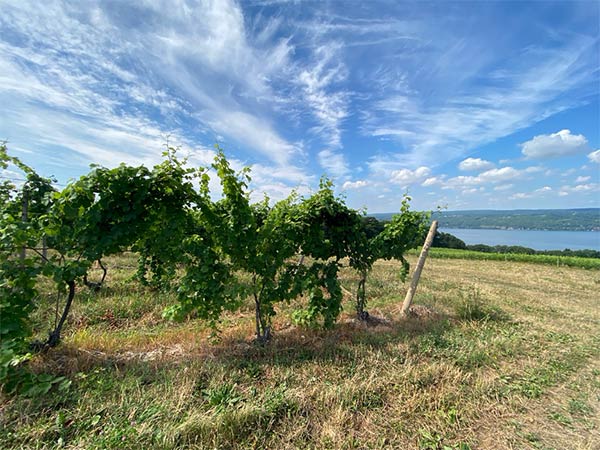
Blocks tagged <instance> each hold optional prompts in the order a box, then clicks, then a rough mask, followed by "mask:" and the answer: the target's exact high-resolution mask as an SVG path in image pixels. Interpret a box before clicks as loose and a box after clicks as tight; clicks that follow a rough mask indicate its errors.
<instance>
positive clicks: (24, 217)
mask: <svg viewBox="0 0 600 450" xmlns="http://www.w3.org/2000/svg"><path fill="white" fill-rule="evenodd" d="M27 203H28V198H27V188H26V187H23V210H22V211H21V220H22V221H23V222H27V208H28V206H29V205H28V204H27ZM25 256H26V249H25V246H23V247H21V256H20V259H21V265H23V264H24V263H25Z"/></svg>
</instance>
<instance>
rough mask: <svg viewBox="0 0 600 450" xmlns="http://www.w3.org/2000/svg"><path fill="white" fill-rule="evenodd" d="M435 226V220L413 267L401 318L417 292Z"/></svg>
mask: <svg viewBox="0 0 600 450" xmlns="http://www.w3.org/2000/svg"><path fill="white" fill-rule="evenodd" d="M437 226H438V222H437V220H434V221H433V222H432V223H431V228H429V233H427V238H426V239H425V243H424V244H423V249H422V250H421V254H420V255H419V260H418V261H417V267H415V272H414V273H413V276H412V280H411V281H410V287H409V288H408V292H407V293H406V297H405V298H404V303H402V315H403V316H405V315H407V314H408V310H409V309H410V305H411V303H412V300H413V297H414V296H415V292H417V285H418V284H419V278H421V271H422V270H423V266H424V265H425V259H426V258H427V253H429V247H431V244H432V243H433V238H434V236H435V231H436V230H437Z"/></svg>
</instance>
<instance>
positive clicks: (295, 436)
mask: <svg viewBox="0 0 600 450" xmlns="http://www.w3.org/2000/svg"><path fill="white" fill-rule="evenodd" d="M410 259H411V262H412V263H414V260H415V258H414V257H413V256H411V258H410ZM107 262H108V265H109V275H108V279H107V283H108V286H107V288H106V289H104V290H103V291H101V292H100V293H96V294H94V293H90V292H87V291H85V290H81V289H80V291H79V292H78V297H77V298H76V304H75V306H74V311H73V314H72V316H71V317H70V321H69V323H68V326H67V329H66V335H65V336H66V337H65V340H64V343H63V344H62V345H61V346H59V347H58V348H56V349H54V350H52V351H50V352H49V353H47V354H46V355H42V356H38V357H36V358H35V359H34V361H33V367H34V369H35V370H36V371H45V372H50V373H54V374H61V375H67V376H68V377H70V378H71V379H72V380H73V383H72V385H71V388H70V389H69V391H67V392H63V393H61V392H51V394H49V395H47V396H45V397H42V398H36V399H25V398H2V399H1V400H0V405H1V406H0V421H1V422H0V430H1V432H0V448H3V449H13V448H15V449H16V448H40V449H41V448H81V449H94V448H97V449H100V448H119V449H121V448H130V449H141V448H143V449H148V448H158V449H169V448H197V449H213V448H223V449H246V448H248V449H250V448H257V449H264V448H269V449H286V448H299V449H322V448H331V449H352V448H360V449H368V448H372V449H379V448H389V449H398V448H403V449H557V450H558V449H590V450H591V449H598V448H600V444H598V443H599V442H600V305H599V303H600V301H599V296H598V291H600V271H597V270H585V269H581V268H572V267H563V266H560V267H556V266H552V265H539V264H531V263H525V262H509V261H504V260H502V261H475V260H462V259H438V258H433V259H430V260H428V261H427V265H426V267H425V270H424V272H423V276H422V279H421V284H420V286H419V290H418V292H417V295H416V298H415V303H416V304H417V305H418V307H416V308H415V315H413V316H412V317H410V318H409V319H401V318H400V317H399V311H400V304H401V302H402V299H403V297H404V293H405V290H406V285H403V284H401V283H400V282H399V280H398V269H399V267H398V264H397V263H395V262H380V263H378V264H376V266H375V270H374V272H373V274H372V277H371V279H370V281H369V283H368V285H367V289H368V294H369V295H370V298H371V302H370V305H369V310H370V312H371V315H372V316H373V315H374V316H377V317H379V318H381V319H382V320H381V323H380V324H379V325H377V326H365V325H362V324H358V323H356V322H355V321H354V320H353V319H352V306H351V298H348V299H347V301H346V310H345V312H344V314H343V315H342V317H341V319H340V321H339V323H338V325H337V326H336V327H335V329H333V330H329V331H322V330H314V329H304V328H298V327H296V326H293V325H292V324H291V322H290V313H291V311H292V309H293V307H294V305H293V304H292V305H289V307H286V308H284V309H283V310H280V311H279V314H278V316H277V319H276V326H275V336H274V339H273V341H272V342H271V343H270V344H269V345H268V346H267V347H261V346H258V345H255V344H254V343H253V341H252V339H253V310H252V308H251V305H250V304H248V306H247V308H244V309H243V310H242V311H241V312H240V313H239V314H237V315H235V316H228V317H226V318H225V320H224V321H223V323H222V326H221V329H222V331H221V333H220V336H219V337H218V338H210V331H209V330H207V329H206V327H204V326H203V324H202V323H200V322H198V321H194V320H190V321H188V322H185V323H181V324H174V323H168V322H165V321H164V320H163V319H162V318H161V311H162V309H163V308H164V307H165V306H166V305H168V304H170V303H171V302H172V301H173V299H172V298H171V297H170V296H169V295H166V294H161V293H158V292H153V291H151V290H148V289H146V288H143V287H141V286H139V285H137V284H136V283H133V282H127V280H128V278H129V277H130V276H131V274H132V271H133V269H131V267H133V266H135V260H134V259H133V257H132V256H123V257H119V258H113V259H111V260H109V261H107ZM356 281H357V280H356V278H355V276H354V275H353V274H352V273H351V272H350V271H348V272H347V273H346V272H345V273H344V274H343V283H344V286H345V288H346V289H348V290H350V291H353V290H354V287H355V285H356ZM52 300H53V297H50V296H49V298H47V299H44V300H43V301H42V307H41V308H40V311H39V317H38V320H39V321H40V323H46V324H50V323H51V321H52V320H53V317H54V309H53V306H52V305H53V303H52ZM48 326H49V325H48ZM44 331H45V330H40V332H44Z"/></svg>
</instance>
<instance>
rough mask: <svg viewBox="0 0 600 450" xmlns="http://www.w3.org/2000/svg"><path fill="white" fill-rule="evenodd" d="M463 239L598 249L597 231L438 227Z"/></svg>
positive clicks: (545, 247) (599, 235)
mask: <svg viewBox="0 0 600 450" xmlns="http://www.w3.org/2000/svg"><path fill="white" fill-rule="evenodd" d="M440 231H443V232H444V233H450V234H452V235H454V236H456V237H457V238H459V239H461V240H463V241H464V242H465V244H468V245H471V244H486V245H522V246H523V247H529V248H533V249H534V250H564V249H565V248H569V249H571V250H582V249H592V250H600V232H598V231H543V230H488V229H486V230H473V229H467V228H440Z"/></svg>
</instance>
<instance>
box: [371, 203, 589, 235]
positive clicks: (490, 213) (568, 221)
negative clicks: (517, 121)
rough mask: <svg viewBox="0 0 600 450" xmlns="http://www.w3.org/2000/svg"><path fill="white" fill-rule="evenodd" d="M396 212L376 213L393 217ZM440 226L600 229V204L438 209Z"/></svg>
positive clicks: (507, 228)
mask: <svg viewBox="0 0 600 450" xmlns="http://www.w3.org/2000/svg"><path fill="white" fill-rule="evenodd" d="M393 215H394V213H373V214H369V216H372V217H375V218H377V219H378V220H389V219H390V218H391V217H392V216H393ZM432 219H436V220H438V221H439V226H440V228H454V229H464V230H467V229H468V230H515V231H591V232H594V231H600V208H573V209H516V210H465V211H441V212H438V211H435V212H433V213H432Z"/></svg>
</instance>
